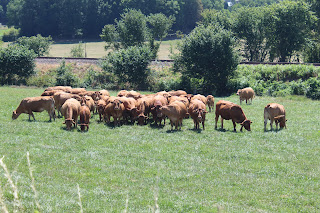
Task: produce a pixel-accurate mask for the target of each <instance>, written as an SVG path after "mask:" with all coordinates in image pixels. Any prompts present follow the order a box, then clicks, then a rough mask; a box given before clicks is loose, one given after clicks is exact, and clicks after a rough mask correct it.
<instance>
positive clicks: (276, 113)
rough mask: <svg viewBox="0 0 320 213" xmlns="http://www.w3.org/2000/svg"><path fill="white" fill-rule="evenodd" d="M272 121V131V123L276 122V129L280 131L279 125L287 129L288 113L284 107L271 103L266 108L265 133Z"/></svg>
mask: <svg viewBox="0 0 320 213" xmlns="http://www.w3.org/2000/svg"><path fill="white" fill-rule="evenodd" d="M268 120H270V128H271V130H272V123H273V121H275V123H276V129H278V124H280V128H283V127H285V128H287V126H286V121H287V120H286V111H285V109H284V106H282V105H281V104H277V103H270V104H268V105H267V106H266V107H265V108H264V131H266V129H267V121H268Z"/></svg>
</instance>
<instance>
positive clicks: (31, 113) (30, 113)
mask: <svg viewBox="0 0 320 213" xmlns="http://www.w3.org/2000/svg"><path fill="white" fill-rule="evenodd" d="M30 115H31V116H32V118H33V120H34V121H35V120H36V119H35V118H34V115H33V112H32V111H31V112H29V121H30Z"/></svg>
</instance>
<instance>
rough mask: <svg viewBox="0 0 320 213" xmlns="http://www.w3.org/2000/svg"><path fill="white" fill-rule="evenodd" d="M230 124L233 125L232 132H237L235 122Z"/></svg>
mask: <svg viewBox="0 0 320 213" xmlns="http://www.w3.org/2000/svg"><path fill="white" fill-rule="evenodd" d="M232 123H233V131H235V132H236V131H237V130H236V122H235V121H232ZM240 131H242V129H240Z"/></svg>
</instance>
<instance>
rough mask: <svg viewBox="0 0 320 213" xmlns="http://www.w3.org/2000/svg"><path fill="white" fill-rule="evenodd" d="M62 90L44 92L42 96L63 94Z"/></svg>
mask: <svg viewBox="0 0 320 213" xmlns="http://www.w3.org/2000/svg"><path fill="white" fill-rule="evenodd" d="M61 91H62V90H49V91H44V92H43V93H42V94H41V96H53V95H54V94H55V93H57V92H61Z"/></svg>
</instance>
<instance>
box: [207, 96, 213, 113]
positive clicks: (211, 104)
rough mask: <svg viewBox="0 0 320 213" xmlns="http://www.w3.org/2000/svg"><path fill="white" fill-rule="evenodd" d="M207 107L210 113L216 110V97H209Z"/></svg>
mask: <svg viewBox="0 0 320 213" xmlns="http://www.w3.org/2000/svg"><path fill="white" fill-rule="evenodd" d="M207 105H208V107H209V112H211V108H212V109H213V108H214V97H213V96H212V95H208V96H207Z"/></svg>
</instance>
